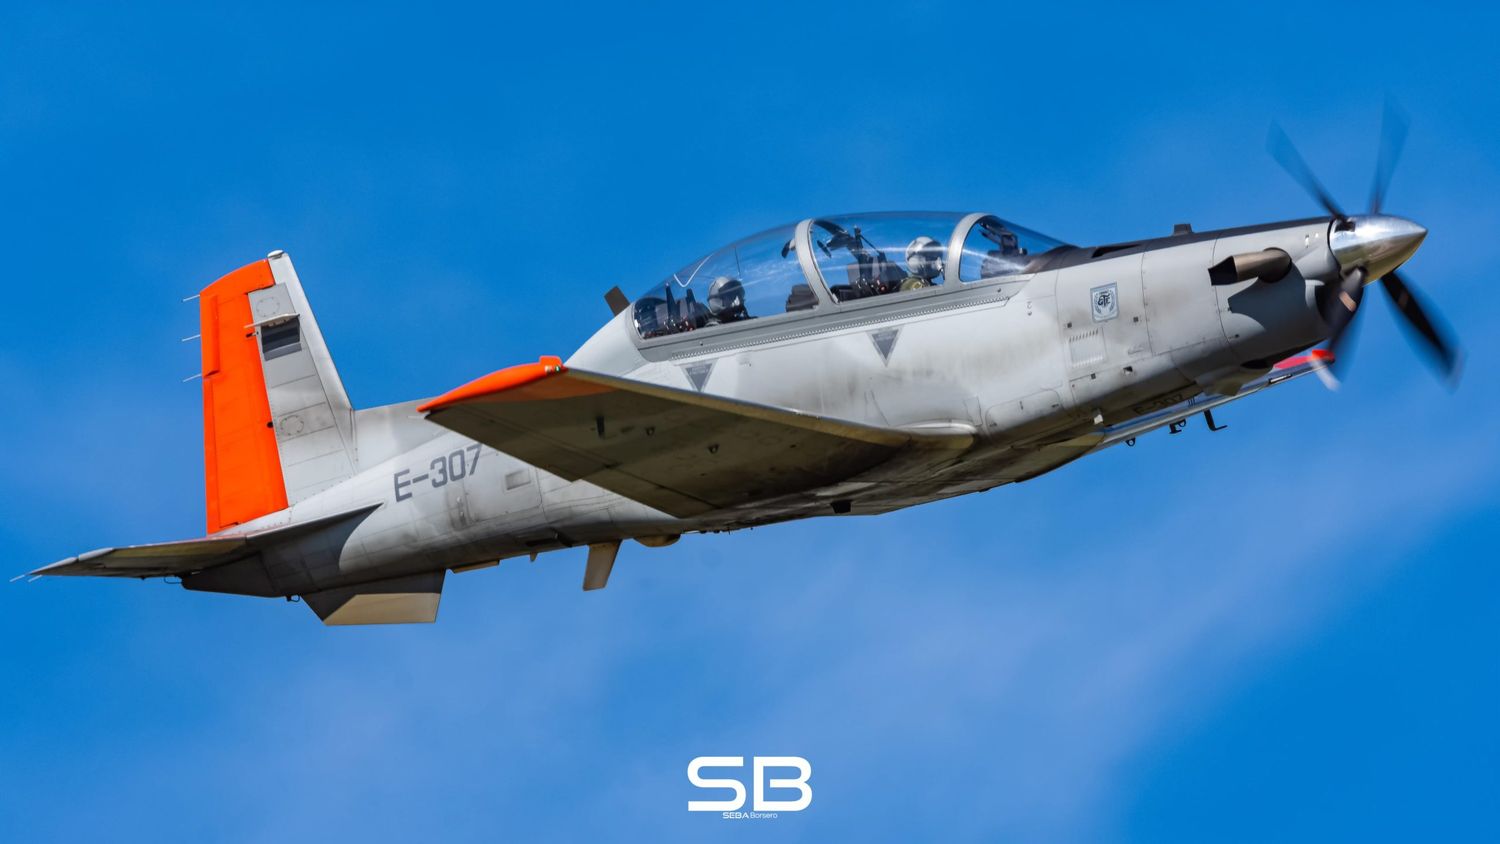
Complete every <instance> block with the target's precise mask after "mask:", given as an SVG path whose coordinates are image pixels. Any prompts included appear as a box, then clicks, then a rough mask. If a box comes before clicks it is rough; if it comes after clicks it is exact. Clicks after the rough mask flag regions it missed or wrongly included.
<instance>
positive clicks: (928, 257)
mask: <svg viewBox="0 0 1500 844" xmlns="http://www.w3.org/2000/svg"><path fill="white" fill-rule="evenodd" d="M906 267H907V269H909V270H911V274H912V275H914V276H916V277H917V278H923V279H927V280H928V281H931V280H932V279H935V278H937V277H938V276H940V275H942V274H943V244H941V243H938V242H937V241H936V240H933V239H932V238H930V237H919V238H917V239H916V240H913V241H912V242H911V243H909V244H907V246H906Z"/></svg>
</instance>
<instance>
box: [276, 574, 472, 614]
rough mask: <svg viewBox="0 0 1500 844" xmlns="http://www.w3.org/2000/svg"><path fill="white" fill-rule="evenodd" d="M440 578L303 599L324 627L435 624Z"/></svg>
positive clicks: (400, 581) (364, 586)
mask: <svg viewBox="0 0 1500 844" xmlns="http://www.w3.org/2000/svg"><path fill="white" fill-rule="evenodd" d="M443 574H444V572H443V571H442V570H441V569H439V570H438V571H436V572H429V573H426V574H414V575H410V576H408V577H395V578H391V579H389V580H377V581H375V582H374V583H362V584H360V585H358V586H346V587H343V588H340V589H326V590H324V591H322V592H310V593H308V594H306V595H303V596H302V600H304V601H306V602H307V605H308V606H309V607H312V611H313V612H315V613H317V614H318V618H321V619H322V620H323V623H324V624H330V625H334V624H340V625H342V624H420V623H429V622H433V621H437V611H438V601H439V600H440V599H441V598H442V597H443Z"/></svg>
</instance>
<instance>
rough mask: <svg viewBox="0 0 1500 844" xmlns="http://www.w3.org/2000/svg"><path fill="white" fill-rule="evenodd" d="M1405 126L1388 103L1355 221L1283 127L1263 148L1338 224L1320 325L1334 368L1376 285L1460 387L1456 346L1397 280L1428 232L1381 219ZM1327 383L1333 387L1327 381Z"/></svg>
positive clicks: (1344, 362) (1342, 363)
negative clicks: (1366, 194) (1335, 270)
mask: <svg viewBox="0 0 1500 844" xmlns="http://www.w3.org/2000/svg"><path fill="white" fill-rule="evenodd" d="M1407 125H1408V121H1407V119H1406V116H1405V115H1404V114H1403V113H1402V112H1401V110H1400V108H1399V107H1398V106H1397V105H1396V104H1395V102H1394V101H1393V100H1390V99H1387V100H1386V106H1385V114H1384V116H1383V117H1382V119H1381V131H1380V153H1379V155H1380V158H1379V161H1378V163H1377V164H1376V167H1375V179H1374V182H1373V185H1372V187H1371V189H1370V211H1369V214H1368V215H1361V216H1358V217H1351V216H1349V215H1347V214H1345V213H1344V212H1343V210H1342V209H1341V208H1340V207H1339V205H1338V202H1336V201H1335V200H1334V198H1333V196H1332V195H1331V194H1330V193H1329V192H1328V191H1327V189H1325V188H1324V187H1323V184H1322V182H1319V181H1318V177H1317V176H1316V175H1314V174H1313V171H1312V168H1311V167H1309V166H1307V161H1306V160H1305V159H1303V157H1302V155H1301V153H1299V152H1297V148H1296V146H1294V145H1293V144H1292V141H1291V139H1290V138H1288V137H1287V134H1286V132H1284V131H1282V129H1281V127H1280V126H1279V125H1277V124H1274V123H1273V124H1272V125H1271V132H1270V137H1269V138H1268V139H1267V143H1266V146H1267V149H1269V150H1270V153H1271V156H1272V157H1273V158H1275V159H1276V161H1277V162H1278V163H1279V164H1281V166H1282V168H1283V169H1285V170H1286V171H1287V173H1288V174H1289V175H1291V177H1292V178H1293V179H1294V180H1296V182H1297V183H1298V184H1300V185H1302V187H1303V189H1304V190H1306V191H1307V192H1308V194H1310V195H1311V196H1312V198H1313V199H1315V200H1317V202H1318V204H1319V205H1321V206H1323V209H1324V210H1325V211H1327V212H1328V213H1329V214H1331V215H1332V216H1333V217H1334V219H1335V220H1337V221H1338V223H1337V225H1335V226H1334V231H1333V232H1332V233H1331V234H1330V238H1329V240H1330V246H1331V247H1334V254H1335V257H1336V258H1338V262H1339V267H1340V269H1341V270H1342V272H1341V273H1340V276H1339V279H1338V280H1337V281H1336V282H1334V283H1332V284H1328V285H1326V286H1325V287H1324V290H1323V292H1322V294H1321V297H1320V303H1321V309H1322V312H1323V321H1324V322H1326V323H1327V324H1328V350H1329V351H1330V352H1332V353H1333V358H1334V361H1335V364H1336V365H1337V366H1339V367H1341V368H1342V367H1346V366H1348V359H1349V354H1348V350H1347V349H1343V348H1341V344H1343V343H1345V338H1346V337H1347V336H1348V331H1349V327H1350V326H1351V325H1353V324H1354V317H1355V316H1356V315H1357V314H1358V313H1359V308H1360V305H1361V303H1362V302H1363V301H1364V291H1365V285H1366V284H1367V283H1369V282H1371V281H1373V280H1375V279H1376V278H1379V279H1380V281H1381V286H1382V287H1384V288H1385V292H1386V293H1387V294H1388V295H1389V296H1390V297H1391V302H1392V303H1393V304H1394V305H1395V306H1396V312H1397V313H1399V314H1400V315H1401V319H1402V321H1403V322H1405V323H1406V325H1407V326H1408V327H1409V328H1410V329H1411V330H1412V331H1413V332H1415V334H1416V335H1417V337H1418V338H1420V340H1421V341H1422V348H1423V350H1424V351H1425V352H1427V353H1428V354H1429V356H1430V357H1431V358H1432V359H1433V361H1434V363H1436V365H1437V366H1438V368H1439V369H1440V370H1441V372H1442V374H1443V376H1444V378H1445V379H1446V380H1447V381H1448V382H1449V383H1450V384H1455V383H1457V380H1458V375H1459V370H1460V362H1461V358H1462V355H1461V353H1460V352H1459V350H1458V347H1457V345H1456V344H1455V343H1454V342H1453V341H1452V340H1451V339H1449V335H1448V332H1447V331H1445V330H1443V329H1441V328H1439V327H1438V326H1439V324H1440V322H1439V321H1438V320H1436V319H1435V318H1434V317H1432V316H1429V307H1430V306H1424V304H1423V303H1422V300H1421V298H1420V297H1418V296H1417V294H1416V292H1415V291H1414V290H1413V289H1412V288H1411V286H1410V285H1409V284H1407V282H1406V281H1405V280H1404V279H1402V278H1401V276H1400V275H1398V274H1397V273H1396V267H1398V266H1400V264H1401V263H1402V262H1404V261H1405V260H1406V259H1407V258H1408V257H1409V256H1410V255H1411V253H1413V252H1415V251H1416V248H1417V246H1418V245H1419V244H1420V243H1421V242H1422V238H1423V237H1425V236H1426V234H1427V230H1426V229H1423V228H1422V227H1421V226H1418V225H1417V224H1415V223H1412V222H1410V221H1407V220H1402V219H1400V218H1398V217H1388V216H1383V215H1382V214H1381V208H1382V207H1383V205H1384V204H1385V196H1386V191H1387V189H1388V188H1389V186H1390V182H1391V175H1392V173H1393V172H1394V171H1395V169H1396V162H1397V160H1398V159H1400V157H1401V149H1402V147H1403V146H1404V145H1405V143H1406V131H1407ZM1335 238H1341V239H1342V241H1343V244H1342V245H1338V244H1335V242H1334V241H1335ZM1324 383H1325V384H1327V383H1329V381H1328V380H1327V379H1325V380H1324Z"/></svg>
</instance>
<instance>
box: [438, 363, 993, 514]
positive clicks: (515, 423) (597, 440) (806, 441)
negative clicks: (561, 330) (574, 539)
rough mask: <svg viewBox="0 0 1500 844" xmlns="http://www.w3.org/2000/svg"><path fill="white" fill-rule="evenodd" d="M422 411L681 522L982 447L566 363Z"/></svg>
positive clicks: (502, 377) (506, 374)
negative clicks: (938, 453)
mask: <svg viewBox="0 0 1500 844" xmlns="http://www.w3.org/2000/svg"><path fill="white" fill-rule="evenodd" d="M417 409H418V410H419V411H421V412H423V413H426V414H427V418H428V419H429V420H431V421H432V422H434V423H436V424H438V425H442V426H443V427H445V428H449V429H451V430H454V431H457V432H458V433H461V434H463V435H464V436H467V437H470V438H471V439H474V440H477V441H479V442H482V443H484V444H485V445H488V446H490V447H492V448H495V449H497V450H499V451H503V452H505V453H506V454H510V455H512V456H515V457H517V458H519V459H521V460H525V461H526V462H528V463H531V464H532V465H535V466H538V467H540V468H542V469H545V470H546V471H548V472H551V473H553V474H555V475H558V476H560V477H562V478H565V479H567V480H584V481H588V482H589V483H592V484H596V485H598V486H600V487H603V488H604V489H608V490H610V491H612V492H616V493H618V494H620V495H623V496H625V497H627V498H630V499H633V500H635V501H639V502H641V503H643V504H646V505H647V506H650V507H654V508H656V509H658V510H661V511H663V512H665V513H668V514H671V515H673V516H678V517H689V516H695V515H698V514H701V513H706V512H709V511H713V510H722V509H728V508H732V507H737V506H742V505H746V504H751V503H754V502H756V501H760V500H765V499H770V498H774V497H777V496H780V495H786V494H791V493H796V492H799V491H802V490H810V489H816V488H818V487H822V486H827V485H829V484H833V483H837V482H839V481H842V480H845V479H848V478H851V477H853V476H855V475H858V474H860V473H861V472H864V471H867V470H869V469H871V468H874V467H875V466H878V465H880V464H882V463H884V462H886V461H888V460H890V459H892V458H893V457H895V456H896V455H898V454H900V453H902V452H905V451H908V450H911V449H922V448H937V449H956V448H965V447H967V446H968V445H969V444H970V442H971V441H972V440H971V438H970V437H969V436H968V435H964V434H958V435H953V434H924V433H912V432H907V431H901V430H895V429H889V428H877V427H872V426H868V425H861V424H858V423H854V422H846V421H842V420H838V419H830V418H827V417H822V416H816V415H812V414H807V413H802V412H799V411H794V410H786V409H783V408H778V407H771V406H769V405H762V404H755V403H751V402H744V401H738V400H735V399H726V398H722V397H719V396H712V395H705V394H702V393H696V392H690V391H687V390H679V389H674V388H672V387H663V386H660V385H657V384H648V383H644V382H641V381H633V380H630V379H627V378H617V377H614V376H610V375H602V374H599V373H595V372H586V371H582V370H576V369H569V368H568V367H565V366H563V364H562V361H561V360H559V359H558V358H542V359H541V360H540V361H538V362H537V363H534V364H523V365H521V366H514V367H510V368H509V369H502V370H500V371H499V372H495V373H492V374H490V375H487V376H485V377H483V378H480V379H478V380H476V381H473V382H470V383H468V384H465V385H464V386H462V387H459V388H458V389H456V390H453V391H451V392H449V393H447V394H445V395H443V396H440V397H438V398H436V399H433V400H432V401H429V402H427V403H425V404H423V405H420V406H419V407H418V408H417Z"/></svg>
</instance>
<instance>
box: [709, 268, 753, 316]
mask: <svg viewBox="0 0 1500 844" xmlns="http://www.w3.org/2000/svg"><path fill="white" fill-rule="evenodd" d="M749 318H750V312H749V311H747V310H745V286H744V285H743V284H740V280H739V279H737V278H730V277H729V276H727V275H721V276H719V277H718V278H716V279H714V282H713V284H710V285H709V286H708V324H709V325H720V324H722V323H726V322H737V321H739V320H742V319H749Z"/></svg>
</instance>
